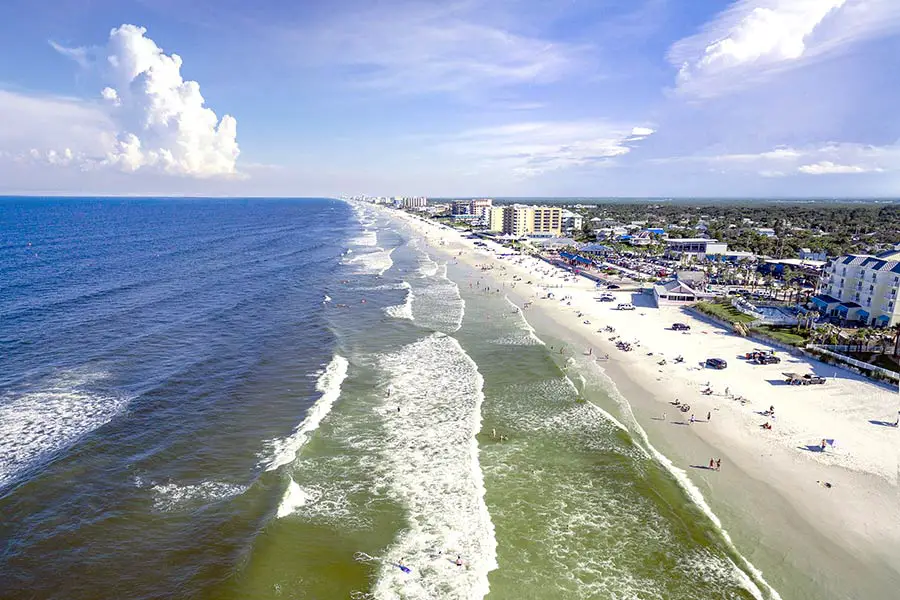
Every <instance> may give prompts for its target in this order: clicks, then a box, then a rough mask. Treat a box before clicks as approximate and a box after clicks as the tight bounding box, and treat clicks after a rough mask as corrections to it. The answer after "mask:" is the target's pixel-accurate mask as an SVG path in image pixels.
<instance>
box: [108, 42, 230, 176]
mask: <svg viewBox="0 0 900 600" xmlns="http://www.w3.org/2000/svg"><path fill="white" fill-rule="evenodd" d="M146 31H147V30H146V29H144V28H143V27H137V26H134V25H122V26H121V27H118V28H116V29H113V30H112V31H111V32H110V36H109V43H108V45H107V48H106V54H107V56H106V61H107V65H108V75H109V77H110V79H111V81H112V86H110V87H107V88H104V89H103V91H102V96H103V98H104V99H105V100H106V101H107V103H108V105H109V106H110V110H111V114H112V116H113V118H114V120H115V121H116V123H117V124H118V125H120V130H119V132H118V135H117V136H116V143H115V146H114V147H113V148H112V149H111V151H110V152H109V153H108V154H107V158H106V160H107V162H108V163H110V164H112V165H116V166H118V167H119V168H121V169H123V170H125V171H137V170H138V169H142V168H157V169H160V170H162V171H164V172H166V173H172V174H178V175H191V176H196V177H209V176H214V175H228V174H234V173H235V170H236V169H235V163H236V161H237V157H238V154H239V153H240V150H239V148H238V144H237V121H236V120H235V119H234V117H232V116H230V115H225V116H223V117H222V119H221V120H219V119H218V117H216V113H215V112H213V111H212V109H210V108H207V107H206V106H204V104H205V100H204V98H203V96H202V95H201V94H200V85H199V84H198V83H197V82H196V81H185V80H184V79H182V76H181V64H182V60H181V57H180V56H178V55H177V54H171V55H167V54H165V53H164V52H163V51H162V49H160V48H159V46H157V45H156V43H155V42H154V41H153V40H151V39H150V38H148V37H145V36H144V34H145V33H146Z"/></svg>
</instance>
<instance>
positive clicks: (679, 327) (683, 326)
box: [672, 323, 691, 331]
mask: <svg viewBox="0 0 900 600" xmlns="http://www.w3.org/2000/svg"><path fill="white" fill-rule="evenodd" d="M672 329H673V330H675V331H689V330H690V329H691V326H690V325H687V324H685V323H672Z"/></svg>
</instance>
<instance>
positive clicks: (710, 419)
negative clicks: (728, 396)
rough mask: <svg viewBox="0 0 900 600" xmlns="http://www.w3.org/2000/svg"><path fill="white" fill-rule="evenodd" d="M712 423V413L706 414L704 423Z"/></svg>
mask: <svg viewBox="0 0 900 600" xmlns="http://www.w3.org/2000/svg"><path fill="white" fill-rule="evenodd" d="M710 421H712V412H708V413H706V422H707V423H709V422H710Z"/></svg>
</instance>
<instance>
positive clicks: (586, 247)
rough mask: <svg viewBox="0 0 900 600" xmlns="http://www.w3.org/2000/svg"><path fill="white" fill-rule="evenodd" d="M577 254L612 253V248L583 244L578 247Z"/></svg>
mask: <svg viewBox="0 0 900 600" xmlns="http://www.w3.org/2000/svg"><path fill="white" fill-rule="evenodd" d="M578 251H579V252H612V248H610V247H609V246H604V245H603V244H584V245H583V246H579V248H578Z"/></svg>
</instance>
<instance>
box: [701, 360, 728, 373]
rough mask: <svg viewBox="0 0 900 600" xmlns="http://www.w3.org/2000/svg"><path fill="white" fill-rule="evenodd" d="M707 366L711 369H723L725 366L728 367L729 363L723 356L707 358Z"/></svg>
mask: <svg viewBox="0 0 900 600" xmlns="http://www.w3.org/2000/svg"><path fill="white" fill-rule="evenodd" d="M706 366H707V367H709V368H710V369H720V370H721V369H724V368H725V367H727V366H728V363H727V362H725V361H724V360H723V359H721V358H707V359H706Z"/></svg>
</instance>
